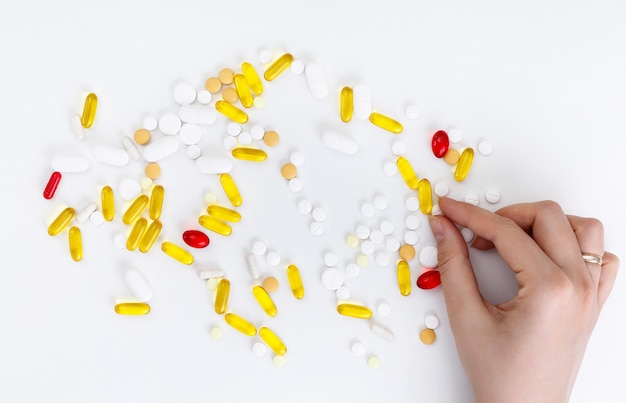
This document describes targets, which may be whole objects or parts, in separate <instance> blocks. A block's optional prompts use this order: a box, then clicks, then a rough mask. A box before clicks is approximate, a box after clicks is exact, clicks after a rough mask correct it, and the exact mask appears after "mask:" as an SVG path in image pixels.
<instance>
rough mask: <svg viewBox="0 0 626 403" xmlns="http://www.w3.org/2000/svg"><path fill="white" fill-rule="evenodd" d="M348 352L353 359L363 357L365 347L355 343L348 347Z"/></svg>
mask: <svg viewBox="0 0 626 403" xmlns="http://www.w3.org/2000/svg"><path fill="white" fill-rule="evenodd" d="M350 351H351V352H352V355H354V356H355V357H363V356H364V355H365V346H364V345H363V343H361V342H358V341H355V342H354V343H352V345H351V346H350Z"/></svg>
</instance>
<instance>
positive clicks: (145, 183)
mask: <svg viewBox="0 0 626 403" xmlns="http://www.w3.org/2000/svg"><path fill="white" fill-rule="evenodd" d="M139 183H141V188H142V189H143V190H150V188H151V187H152V185H154V181H153V180H152V179H151V178H141V180H140V181H139Z"/></svg>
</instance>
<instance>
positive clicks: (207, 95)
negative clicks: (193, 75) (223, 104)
mask: <svg viewBox="0 0 626 403" xmlns="http://www.w3.org/2000/svg"><path fill="white" fill-rule="evenodd" d="M197 98H198V102H200V103H201V104H202V105H208V104H210V103H211V100H212V99H213V95H211V92H209V91H207V90H200V91H198V96H197Z"/></svg>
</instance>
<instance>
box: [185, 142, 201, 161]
mask: <svg viewBox="0 0 626 403" xmlns="http://www.w3.org/2000/svg"><path fill="white" fill-rule="evenodd" d="M201 155H202V149H201V148H200V147H198V145H197V144H192V145H190V146H188V147H187V157H189V158H191V159H192V160H195V159H198V158H200V156H201Z"/></svg>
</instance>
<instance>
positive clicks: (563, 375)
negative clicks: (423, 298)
mask: <svg viewBox="0 0 626 403" xmlns="http://www.w3.org/2000/svg"><path fill="white" fill-rule="evenodd" d="M439 207H440V208H441V211H442V212H443V213H444V214H445V217H444V216H433V217H432V218H431V219H430V225H431V229H432V232H433V235H434V236H435V239H436V240H437V243H438V250H439V271H440V272H441V285H442V288H443V293H444V297H445V301H446V307H447V310H448V317H449V320H450V326H451V328H452V332H453V334H454V337H455V341H456V345H457V350H458V352H459V356H460V359H461V363H462V364H463V367H464V368H465V371H466V372H467V375H468V377H469V379H470V382H471V383H472V386H473V388H474V393H475V395H476V399H477V401H479V402H507V403H508V402H533V403H538V402H566V401H567V400H568V399H569V395H570V392H571V390H572V386H573V384H574V380H575V378H576V374H577V373H578V369H579V367H580V364H581V361H582V358H583V355H584V352H585V349H586V347H587V342H588V340H589V337H590V336H591V331H592V330H593V327H594V325H595V323H596V320H597V319H598V315H599V314H600V310H601V309H602V306H603V304H604V302H605V301H606V299H607V298H608V296H609V293H610V292H611V288H612V286H613V283H614V282H615V277H616V275H617V268H618V266H619V261H618V259H617V257H616V256H615V255H612V254H610V253H608V252H605V251H604V231H603V227H602V224H601V223H600V222H599V221H597V220H595V219H591V218H581V217H575V216H567V215H565V214H564V213H563V211H562V210H561V208H560V207H559V205H558V204H556V203H554V202H551V201H544V202H537V203H528V204H517V205H512V206H509V207H505V208H503V209H500V210H499V211H497V212H495V213H491V212H488V211H486V210H483V209H481V208H478V207H475V206H472V205H470V204H467V203H462V202H457V201H454V200H452V199H448V198H440V199H439ZM454 223H456V224H459V225H460V226H462V227H467V228H469V229H471V230H472V231H473V232H474V233H475V234H476V235H477V238H476V240H475V241H474V243H473V246H474V247H475V248H477V249H480V250H486V249H490V248H492V247H495V248H496V249H497V251H498V252H499V253H500V255H501V257H502V259H503V260H504V261H505V262H506V263H507V265H508V266H509V267H510V268H511V270H513V271H514V272H515V278H516V279H517V282H518V283H519V291H518V293H517V295H516V296H515V297H514V298H512V299H511V300H509V301H507V302H504V303H502V304H498V305H492V304H490V303H489V302H487V301H486V300H485V299H484V298H483V297H482V295H481V294H480V291H479V289H478V285H477V282H476V278H475V276H474V272H473V270H472V265H471V263H470V260H469V254H468V250H467V246H466V244H465V242H464V240H463V237H462V236H461V234H460V232H459V230H458V229H457V227H456V226H455V225H454ZM583 252H584V253H590V254H594V255H598V256H602V264H597V263H587V262H585V261H584V260H583V258H582V253H583Z"/></svg>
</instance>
